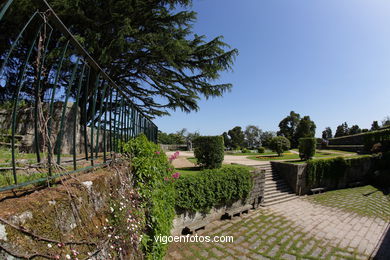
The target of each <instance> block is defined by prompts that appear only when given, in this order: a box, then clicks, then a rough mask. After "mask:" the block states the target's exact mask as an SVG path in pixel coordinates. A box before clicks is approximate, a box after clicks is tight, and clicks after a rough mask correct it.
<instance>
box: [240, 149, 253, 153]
mask: <svg viewBox="0 0 390 260" xmlns="http://www.w3.org/2000/svg"><path fill="white" fill-rule="evenodd" d="M241 152H242V153H250V152H251V151H250V150H248V149H246V148H242V149H241Z"/></svg>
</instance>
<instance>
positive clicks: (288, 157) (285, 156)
mask: <svg viewBox="0 0 390 260" xmlns="http://www.w3.org/2000/svg"><path fill="white" fill-rule="evenodd" d="M258 157H260V158H258ZM247 158H248V159H252V160H258V161H276V160H292V159H300V158H299V154H295V153H285V154H283V155H282V156H277V155H275V156H272V155H265V156H264V155H258V156H249V157H247Z"/></svg>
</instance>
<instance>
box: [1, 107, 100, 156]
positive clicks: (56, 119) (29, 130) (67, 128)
mask: <svg viewBox="0 0 390 260" xmlns="http://www.w3.org/2000/svg"><path fill="white" fill-rule="evenodd" d="M63 104H64V103H62V102H56V103H54V113H53V114H54V115H53V118H52V143H55V141H56V138H57V136H58V134H59V128H60V124H61V116H62V108H63ZM75 113H77V118H78V121H79V119H80V109H79V108H78V107H77V108H76V106H75V104H74V103H71V102H69V103H67V106H66V109H65V119H64V122H65V123H64V129H63V137H62V145H61V153H62V154H72V153H73V127H74V116H75ZM34 120H35V119H34V108H33V107H23V108H20V109H19V112H18V115H17V120H16V122H17V123H16V135H21V136H22V138H21V140H20V146H19V145H18V147H19V150H20V151H22V152H29V153H31V152H35V136H34ZM0 126H1V130H3V132H8V131H10V129H11V127H12V109H7V110H6V109H2V110H0ZM106 133H107V132H106ZM39 139H40V140H41V143H40V147H42V145H43V143H42V136H39ZM87 139H88V147H89V148H88V150H89V151H90V143H91V128H90V127H87ZM94 143H95V144H96V129H95V131H94ZM102 147H103V136H102V135H101V134H100V135H99V148H100V150H101V149H102ZM41 149H42V148H41ZM84 151H85V150H84V135H83V131H82V128H81V126H80V124H79V123H78V124H77V125H76V152H77V153H84ZM55 152H56V151H55Z"/></svg>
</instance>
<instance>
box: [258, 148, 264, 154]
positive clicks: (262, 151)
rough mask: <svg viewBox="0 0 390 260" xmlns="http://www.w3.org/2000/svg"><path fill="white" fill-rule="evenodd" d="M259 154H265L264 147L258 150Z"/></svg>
mask: <svg viewBox="0 0 390 260" xmlns="http://www.w3.org/2000/svg"><path fill="white" fill-rule="evenodd" d="M257 152H258V153H264V152H265V148H264V147H259V148H257Z"/></svg>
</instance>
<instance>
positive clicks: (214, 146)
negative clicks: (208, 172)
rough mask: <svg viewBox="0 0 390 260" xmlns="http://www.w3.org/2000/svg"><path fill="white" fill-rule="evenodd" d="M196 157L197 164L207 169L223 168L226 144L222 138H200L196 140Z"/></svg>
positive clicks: (194, 142)
mask: <svg viewBox="0 0 390 260" xmlns="http://www.w3.org/2000/svg"><path fill="white" fill-rule="evenodd" d="M193 145H194V155H195V158H196V160H197V163H198V164H199V165H200V166H202V167H204V168H206V169H216V168H220V167H221V166H222V162H223V157H224V144H223V137H222V136H199V137H197V138H195V139H194V141H193Z"/></svg>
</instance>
